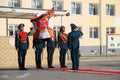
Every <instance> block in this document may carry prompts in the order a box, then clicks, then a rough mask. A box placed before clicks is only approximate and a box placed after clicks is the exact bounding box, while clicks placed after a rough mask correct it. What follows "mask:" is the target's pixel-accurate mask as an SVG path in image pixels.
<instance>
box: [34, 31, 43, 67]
mask: <svg viewBox="0 0 120 80" xmlns="http://www.w3.org/2000/svg"><path fill="white" fill-rule="evenodd" d="M33 48H34V50H35V62H36V68H37V69H43V67H42V66H41V55H42V52H43V48H44V41H43V40H42V39H37V38H36V34H35V33H34V34H33Z"/></svg>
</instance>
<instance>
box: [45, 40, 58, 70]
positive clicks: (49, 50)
mask: <svg viewBox="0 0 120 80" xmlns="http://www.w3.org/2000/svg"><path fill="white" fill-rule="evenodd" d="M55 47H56V41H55V39H47V62H48V68H54V66H53V65H52V63H53V54H54V50H55Z"/></svg>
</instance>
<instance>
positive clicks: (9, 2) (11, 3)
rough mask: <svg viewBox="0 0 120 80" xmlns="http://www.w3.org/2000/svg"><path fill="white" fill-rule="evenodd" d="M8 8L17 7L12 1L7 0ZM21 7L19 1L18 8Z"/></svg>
mask: <svg viewBox="0 0 120 80" xmlns="http://www.w3.org/2000/svg"><path fill="white" fill-rule="evenodd" d="M8 6H9V7H17V6H15V5H14V0H8ZM21 6H22V0H20V6H19V7H21Z"/></svg>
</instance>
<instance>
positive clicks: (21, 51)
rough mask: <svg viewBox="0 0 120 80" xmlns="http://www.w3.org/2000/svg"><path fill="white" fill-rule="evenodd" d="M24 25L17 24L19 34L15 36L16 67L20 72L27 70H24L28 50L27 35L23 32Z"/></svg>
mask: <svg viewBox="0 0 120 80" xmlns="http://www.w3.org/2000/svg"><path fill="white" fill-rule="evenodd" d="M24 26H25V25H24V24H19V26H18V29H19V30H20V31H19V32H17V33H16V35H15V47H16V50H17V51H18V65H19V69H20V70H27V69H26V68H25V56H26V53H27V49H28V48H29V40H28V35H27V33H26V32H24Z"/></svg>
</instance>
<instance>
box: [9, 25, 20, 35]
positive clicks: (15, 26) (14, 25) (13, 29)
mask: <svg viewBox="0 0 120 80" xmlns="http://www.w3.org/2000/svg"><path fill="white" fill-rule="evenodd" d="M10 26H12V27H13V35H10V34H9V31H10ZM17 26H18V25H14V24H10V25H8V34H7V35H8V36H15V30H16V28H15V27H17Z"/></svg>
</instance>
